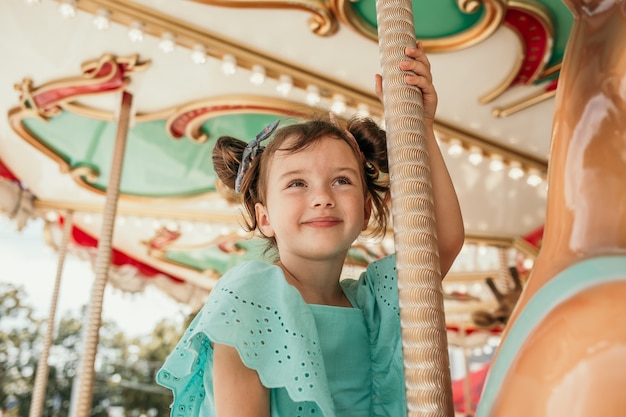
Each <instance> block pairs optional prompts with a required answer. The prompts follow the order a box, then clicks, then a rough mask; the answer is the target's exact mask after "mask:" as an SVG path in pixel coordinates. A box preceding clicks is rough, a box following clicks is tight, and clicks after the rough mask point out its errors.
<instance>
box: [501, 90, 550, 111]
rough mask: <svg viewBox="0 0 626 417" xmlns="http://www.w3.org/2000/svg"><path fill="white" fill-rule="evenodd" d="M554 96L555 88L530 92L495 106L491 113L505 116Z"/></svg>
mask: <svg viewBox="0 0 626 417" xmlns="http://www.w3.org/2000/svg"><path fill="white" fill-rule="evenodd" d="M554 96H556V89H554V90H545V91H539V92H536V93H534V94H531V95H529V96H527V97H524V98H522V99H519V100H517V101H514V102H512V103H509V104H507V105H505V106H500V107H495V108H494V109H493V110H492V111H491V113H492V114H493V115H494V116H495V117H507V116H510V115H512V114H515V113H517V112H520V111H522V110H525V109H527V108H529V107H532V106H534V105H535V104H539V103H541V102H543V101H546V100H548V99H551V98H553V97H554Z"/></svg>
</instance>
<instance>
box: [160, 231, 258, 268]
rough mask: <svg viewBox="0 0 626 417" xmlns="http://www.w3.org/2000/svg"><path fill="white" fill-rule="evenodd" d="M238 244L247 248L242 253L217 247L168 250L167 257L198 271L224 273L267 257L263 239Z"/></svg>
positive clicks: (241, 247) (248, 240) (243, 241)
mask: <svg viewBox="0 0 626 417" xmlns="http://www.w3.org/2000/svg"><path fill="white" fill-rule="evenodd" d="M236 246H237V247H238V248H240V249H245V252H244V253H241V254H237V253H235V254H228V253H225V252H223V251H221V250H220V249H219V248H217V247H211V248H207V249H204V250H196V251H171V250H170V251H167V254H166V259H168V260H169V261H172V262H174V263H177V264H179V265H185V266H187V267H189V268H192V269H195V270H196V271H206V270H213V271H215V272H217V273H218V274H220V275H222V274H224V273H225V272H226V271H228V270H229V269H231V268H232V267H233V266H235V265H237V264H239V263H241V262H243V261H249V260H263V259H265V257H264V255H263V252H264V251H265V247H266V243H265V240H262V239H247V240H241V241H239V242H237V244H236Z"/></svg>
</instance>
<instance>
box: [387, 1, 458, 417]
mask: <svg viewBox="0 0 626 417" xmlns="http://www.w3.org/2000/svg"><path fill="white" fill-rule="evenodd" d="M376 10H377V20H378V40H379V47H380V60H381V65H382V76H383V84H384V88H383V94H384V97H383V99H384V108H385V124H386V129H387V135H388V136H387V148H388V151H389V169H390V173H389V174H390V179H391V201H392V203H391V209H392V215H393V227H394V235H395V248H396V259H397V271H398V287H399V298H400V320H401V324H402V347H403V356H404V370H405V381H406V382H405V385H406V396H407V412H408V415H409V416H449V417H450V416H453V415H454V406H453V401H452V385H451V378H450V364H449V358H448V342H447V333H446V323H445V316H444V311H443V291H442V287H441V270H440V266H439V253H438V248H437V236H436V230H435V216H434V206H433V199H432V185H431V180H430V163H429V157H428V149H427V143H426V135H425V127H424V108H423V103H422V95H421V92H420V90H419V89H418V88H416V87H411V86H408V85H406V83H405V81H404V76H405V74H404V73H403V71H401V70H400V68H399V62H400V61H401V60H403V59H406V56H405V54H404V49H405V48H406V47H409V46H412V47H414V46H415V30H414V27H413V9H412V3H411V0H377V2H376ZM416 174H417V178H416Z"/></svg>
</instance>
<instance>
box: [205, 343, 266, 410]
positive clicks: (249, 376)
mask: <svg viewBox="0 0 626 417" xmlns="http://www.w3.org/2000/svg"><path fill="white" fill-rule="evenodd" d="M213 380H214V381H215V383H214V387H213V393H214V396H215V412H216V414H217V415H218V416H219V417H231V416H232V417H269V415H270V394H269V390H268V389H267V388H266V387H264V386H263V384H261V380H260V379H259V374H258V373H257V372H256V371H255V370H253V369H250V368H248V367H247V366H246V365H244V363H243V362H242V361H241V358H240V357H239V353H238V352H237V350H236V349H235V348H234V347H231V346H227V345H222V344H218V343H216V344H215V345H214V346H213Z"/></svg>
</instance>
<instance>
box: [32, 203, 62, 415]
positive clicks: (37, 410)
mask: <svg viewBox="0 0 626 417" xmlns="http://www.w3.org/2000/svg"><path fill="white" fill-rule="evenodd" d="M72 224H73V222H72V212H71V211H70V212H68V213H67V215H66V216H65V223H64V224H63V240H62V241H61V247H60V248H59V261H58V263H57V272H56V277H55V279H54V288H53V290H52V301H51V302H50V313H49V315H48V320H47V321H46V326H47V328H46V334H45V335H44V340H43V349H42V350H41V355H40V356H39V362H38V363H37V373H36V374H35V384H34V385H33V398H32V400H31V403H30V410H29V413H28V416H29V417H41V414H42V411H43V405H44V402H45V399H46V387H47V385H48V371H49V369H50V368H49V366H48V357H49V356H50V347H51V346H52V339H53V336H54V325H55V323H54V322H55V318H56V313H57V304H58V301H59V290H60V288H61V278H62V276H63V267H64V265H65V256H66V255H67V248H68V245H69V242H70V236H71V232H72Z"/></svg>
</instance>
